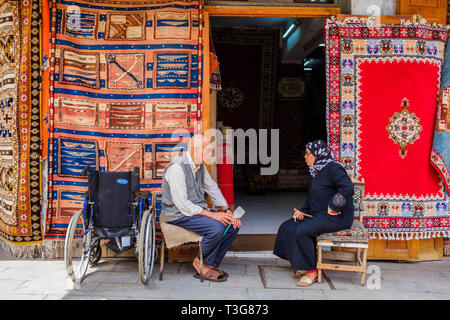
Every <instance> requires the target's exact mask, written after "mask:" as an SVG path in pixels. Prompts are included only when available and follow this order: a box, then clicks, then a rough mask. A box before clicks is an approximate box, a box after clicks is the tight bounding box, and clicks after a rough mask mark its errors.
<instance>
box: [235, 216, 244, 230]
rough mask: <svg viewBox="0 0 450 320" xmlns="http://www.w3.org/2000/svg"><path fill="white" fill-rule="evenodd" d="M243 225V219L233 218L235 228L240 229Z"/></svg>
mask: <svg viewBox="0 0 450 320" xmlns="http://www.w3.org/2000/svg"><path fill="white" fill-rule="evenodd" d="M241 226H242V221H241V219H239V218H236V219H233V228H234V229H238V228H240V227H241Z"/></svg>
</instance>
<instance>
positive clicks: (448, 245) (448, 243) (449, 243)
mask: <svg viewBox="0 0 450 320" xmlns="http://www.w3.org/2000/svg"><path fill="white" fill-rule="evenodd" d="M444 256H450V238H447V239H444Z"/></svg>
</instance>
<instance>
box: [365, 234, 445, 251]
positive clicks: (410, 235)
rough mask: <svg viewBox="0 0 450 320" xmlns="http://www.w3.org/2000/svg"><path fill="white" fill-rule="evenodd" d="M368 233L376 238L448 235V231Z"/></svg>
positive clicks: (429, 237) (393, 238) (372, 237)
mask: <svg viewBox="0 0 450 320" xmlns="http://www.w3.org/2000/svg"><path fill="white" fill-rule="evenodd" d="M369 234H370V239H376V238H377V237H378V239H380V240H412V239H415V240H419V239H432V238H441V237H444V238H448V237H450V231H419V232H413V231H412V232H369ZM449 250H450V249H449Z"/></svg>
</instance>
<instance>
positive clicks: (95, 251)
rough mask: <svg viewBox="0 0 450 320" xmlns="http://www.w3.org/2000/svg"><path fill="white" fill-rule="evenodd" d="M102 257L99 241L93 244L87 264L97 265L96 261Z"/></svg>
mask: <svg viewBox="0 0 450 320" xmlns="http://www.w3.org/2000/svg"><path fill="white" fill-rule="evenodd" d="M101 258H102V247H101V246H100V241H99V242H98V243H97V245H95V246H94V247H93V248H92V249H91V252H90V254H89V264H90V265H91V266H95V265H97V263H98V262H99V261H100V259H101Z"/></svg>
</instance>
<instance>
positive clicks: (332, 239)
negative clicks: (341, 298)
mask: <svg viewBox="0 0 450 320" xmlns="http://www.w3.org/2000/svg"><path fill="white" fill-rule="evenodd" d="M353 184H354V186H355V193H354V195H353V204H354V206H355V211H356V212H359V219H358V220H357V221H356V220H355V221H354V222H353V225H352V226H351V227H350V229H347V230H342V231H337V232H330V233H324V234H321V235H320V236H318V237H317V272H318V278H317V281H318V282H319V283H321V281H322V270H340V271H353V272H360V273H361V285H362V286H364V283H365V281H366V266H367V251H368V248H369V233H368V232H367V230H366V229H364V225H363V222H362V221H363V216H364V215H363V212H364V180H363V182H353ZM324 247H329V248H330V249H332V248H333V247H337V248H345V249H343V250H342V251H325V252H324V251H323V248H324ZM348 249H354V250H353V252H352V251H349V250H348ZM338 250H341V249H338ZM345 250H346V251H345ZM354 251H356V252H354ZM324 259H327V260H338V261H351V262H355V263H356V264H355V265H348V264H336V263H324V262H323V260H324Z"/></svg>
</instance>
